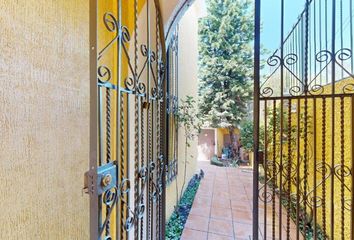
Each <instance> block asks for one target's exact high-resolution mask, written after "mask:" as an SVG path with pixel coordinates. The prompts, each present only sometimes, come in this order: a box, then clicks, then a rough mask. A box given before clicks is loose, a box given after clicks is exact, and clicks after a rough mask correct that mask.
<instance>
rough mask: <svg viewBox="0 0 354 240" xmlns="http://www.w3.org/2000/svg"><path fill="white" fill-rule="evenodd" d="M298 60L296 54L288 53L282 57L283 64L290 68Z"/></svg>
mask: <svg viewBox="0 0 354 240" xmlns="http://www.w3.org/2000/svg"><path fill="white" fill-rule="evenodd" d="M298 59H299V57H298V56H297V54H295V53H289V54H287V55H286V56H285V57H284V62H285V63H286V64H287V65H289V66H292V65H294V64H296V63H297V61H298Z"/></svg>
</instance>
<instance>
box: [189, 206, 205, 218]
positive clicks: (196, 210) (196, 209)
mask: <svg viewBox="0 0 354 240" xmlns="http://www.w3.org/2000/svg"><path fill="white" fill-rule="evenodd" d="M190 213H191V214H193V215H196V216H202V217H209V216H210V207H209V206H206V205H200V204H198V205H194V204H193V207H192V209H191V212H190Z"/></svg>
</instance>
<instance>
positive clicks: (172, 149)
mask: <svg viewBox="0 0 354 240" xmlns="http://www.w3.org/2000/svg"><path fill="white" fill-rule="evenodd" d="M166 94H167V96H166V99H167V132H168V139H167V144H168V152H167V157H168V169H167V174H166V176H167V184H170V183H172V182H173V180H175V178H176V177H177V174H178V123H177V112H178V26H176V28H175V30H174V32H173V34H172V38H171V41H170V44H169V46H168V50H167V93H166Z"/></svg>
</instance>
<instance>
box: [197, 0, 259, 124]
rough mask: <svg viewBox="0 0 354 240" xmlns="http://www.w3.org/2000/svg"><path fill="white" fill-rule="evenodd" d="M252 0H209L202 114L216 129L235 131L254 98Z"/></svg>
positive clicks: (202, 41) (202, 46)
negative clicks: (232, 129) (231, 129)
mask: <svg viewBox="0 0 354 240" xmlns="http://www.w3.org/2000/svg"><path fill="white" fill-rule="evenodd" d="M251 3H252V2H251V1H250V0H207V4H208V15H207V17H205V18H203V19H201V20H200V22H199V54H200V59H199V66H200V72H199V74H200V75H199V78H200V85H199V96H200V106H199V109H200V112H201V114H202V115H203V118H204V119H205V121H207V122H208V124H209V125H210V126H212V127H223V128H235V127H238V126H239V124H240V123H241V121H242V120H243V119H244V118H245V116H247V114H248V113H247V104H248V102H249V101H250V100H251V97H252V75H253V46H252V41H253V25H254V24H253V11H252V5H251Z"/></svg>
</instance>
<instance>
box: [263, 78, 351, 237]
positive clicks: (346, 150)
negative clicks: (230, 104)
mask: <svg viewBox="0 0 354 240" xmlns="http://www.w3.org/2000/svg"><path fill="white" fill-rule="evenodd" d="M348 84H354V80H353V79H345V80H342V81H338V82H336V84H335V91H336V93H342V92H343V88H344V86H346V85H348ZM331 93H332V86H331V85H326V86H325V87H324V91H323V93H322V94H331ZM351 101H352V100H351V97H346V98H344V108H343V111H344V119H343V124H344V129H343V130H344V131H343V140H344V142H343V143H344V144H343V148H342V144H341V139H342V135H341V134H342V133H341V101H340V98H338V97H337V98H336V99H335V102H334V104H335V107H334V111H335V113H334V115H335V118H334V125H332V111H333V109H332V99H331V98H326V100H325V102H326V107H325V120H324V123H325V127H324V128H323V118H322V114H323V111H322V102H323V100H322V98H317V99H316V100H313V99H309V100H308V103H307V106H308V108H307V109H308V129H309V130H308V133H309V134H308V141H307V149H308V157H307V159H308V160H307V169H308V170H307V182H308V184H307V185H308V186H309V188H308V193H309V192H311V194H310V195H309V197H308V201H309V202H311V204H312V205H313V201H312V198H313V197H315V196H314V191H313V189H316V195H317V198H318V200H319V198H321V199H322V200H320V201H322V203H320V202H318V204H321V206H320V207H318V208H317V213H316V215H317V224H318V225H319V226H321V227H322V229H323V228H324V225H323V222H322V221H323V214H322V213H323V211H325V212H326V216H325V218H326V225H325V229H326V234H327V236H330V235H331V232H332V231H334V239H340V238H341V236H342V235H341V234H342V231H341V227H342V226H344V236H345V237H349V236H350V223H351V221H350V218H351V214H350V211H349V210H348V209H345V210H344V211H343V213H344V222H342V220H341V219H342V203H341V200H342V198H341V194H342V190H344V192H343V196H344V199H345V208H348V206H350V200H351V192H350V191H351V189H352V181H351V180H352V176H351V175H350V174H349V175H348V176H347V175H346V174H345V177H344V182H345V187H344V189H342V188H341V180H340V178H341V175H340V164H341V160H342V155H341V151H342V149H343V154H344V155H343V157H344V165H345V166H346V167H345V172H346V173H348V172H349V173H350V169H352V167H353V160H352V159H353V156H352V154H351V152H352V148H353V147H354V146H353V139H352V137H351V134H352V131H353V129H352V128H353V127H354V126H351V122H352V102H351ZM296 103H297V100H292V106H296V105H297V104H296ZM304 104H305V101H304V100H303V99H301V100H300V109H301V110H300V114H301V115H302V117H304V115H303V114H304ZM315 104H316V107H314V106H315ZM277 107H280V105H279V104H277ZM297 108H299V106H296V109H297ZM268 111H269V108H268ZM284 111H288V108H287V107H284ZM291 122H292V126H297V114H296V113H295V112H293V113H292V120H291ZM304 122H305V120H304V118H303V119H302V120H301V124H300V127H301V128H304V124H305V123H304ZM268 124H270V123H269V122H268ZM333 127H334V146H333V145H332V142H331V141H332V140H331V139H332V129H333ZM323 129H324V130H325V143H324V145H325V147H324V150H325V151H324V156H325V162H326V164H327V167H326V171H327V173H326V178H327V179H326V181H325V188H322V186H323V185H321V182H322V173H321V171H322V170H321V166H322V165H321V163H322V160H323V154H322V153H323V141H322V134H323ZM268 130H269V133H268V134H272V129H271V127H269V129H268ZM284 131H285V132H286V130H284ZM294 134H296V133H294ZM277 139H278V140H277V141H279V136H277ZM333 147H334V154H333V155H332V148H333ZM277 151H278V153H279V151H280V147H279V145H278V147H277ZM296 151H297V149H296V146H294V147H293V149H292V154H293V156H294V158H293V159H292V163H293V164H296V161H297V154H296ZM304 151H305V139H304V137H301V138H300V154H301V155H302V156H303V155H304ZM268 154H269V155H268V159H272V143H269V144H268ZM283 154H284V159H285V161H286V158H287V156H288V145H287V143H284V145H283ZM315 156H316V157H315ZM277 161H280V160H279V156H278V158H277ZM300 161H302V164H301V166H300V168H299V171H300V179H304V176H305V170H304V163H303V161H304V159H303V158H302V160H300ZM332 161H333V164H334V167H335V169H334V171H335V172H337V175H335V176H334V189H333V193H334V198H333V202H334V226H331V222H330V219H331V215H330V214H331V201H332V199H331V197H330V196H331V177H330V174H329V171H330V170H329V166H331V165H332ZM285 168H286V167H285ZM293 170H294V169H293ZM352 174H353V173H352ZM285 176H287V169H284V177H283V181H286V180H285ZM315 181H316V183H315ZM278 186H279V177H278ZM314 186H317V187H314ZM323 190H324V191H325V193H326V195H325V196H326V197H325V199H324V200H325V201H323V198H322V194H323V193H324V192H323ZM291 191H292V192H293V193H296V185H295V184H292V186H291ZM324 202H325V203H324ZM312 209H314V208H312ZM307 212H308V214H313V212H312V213H311V210H310V209H309V207H307Z"/></svg>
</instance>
